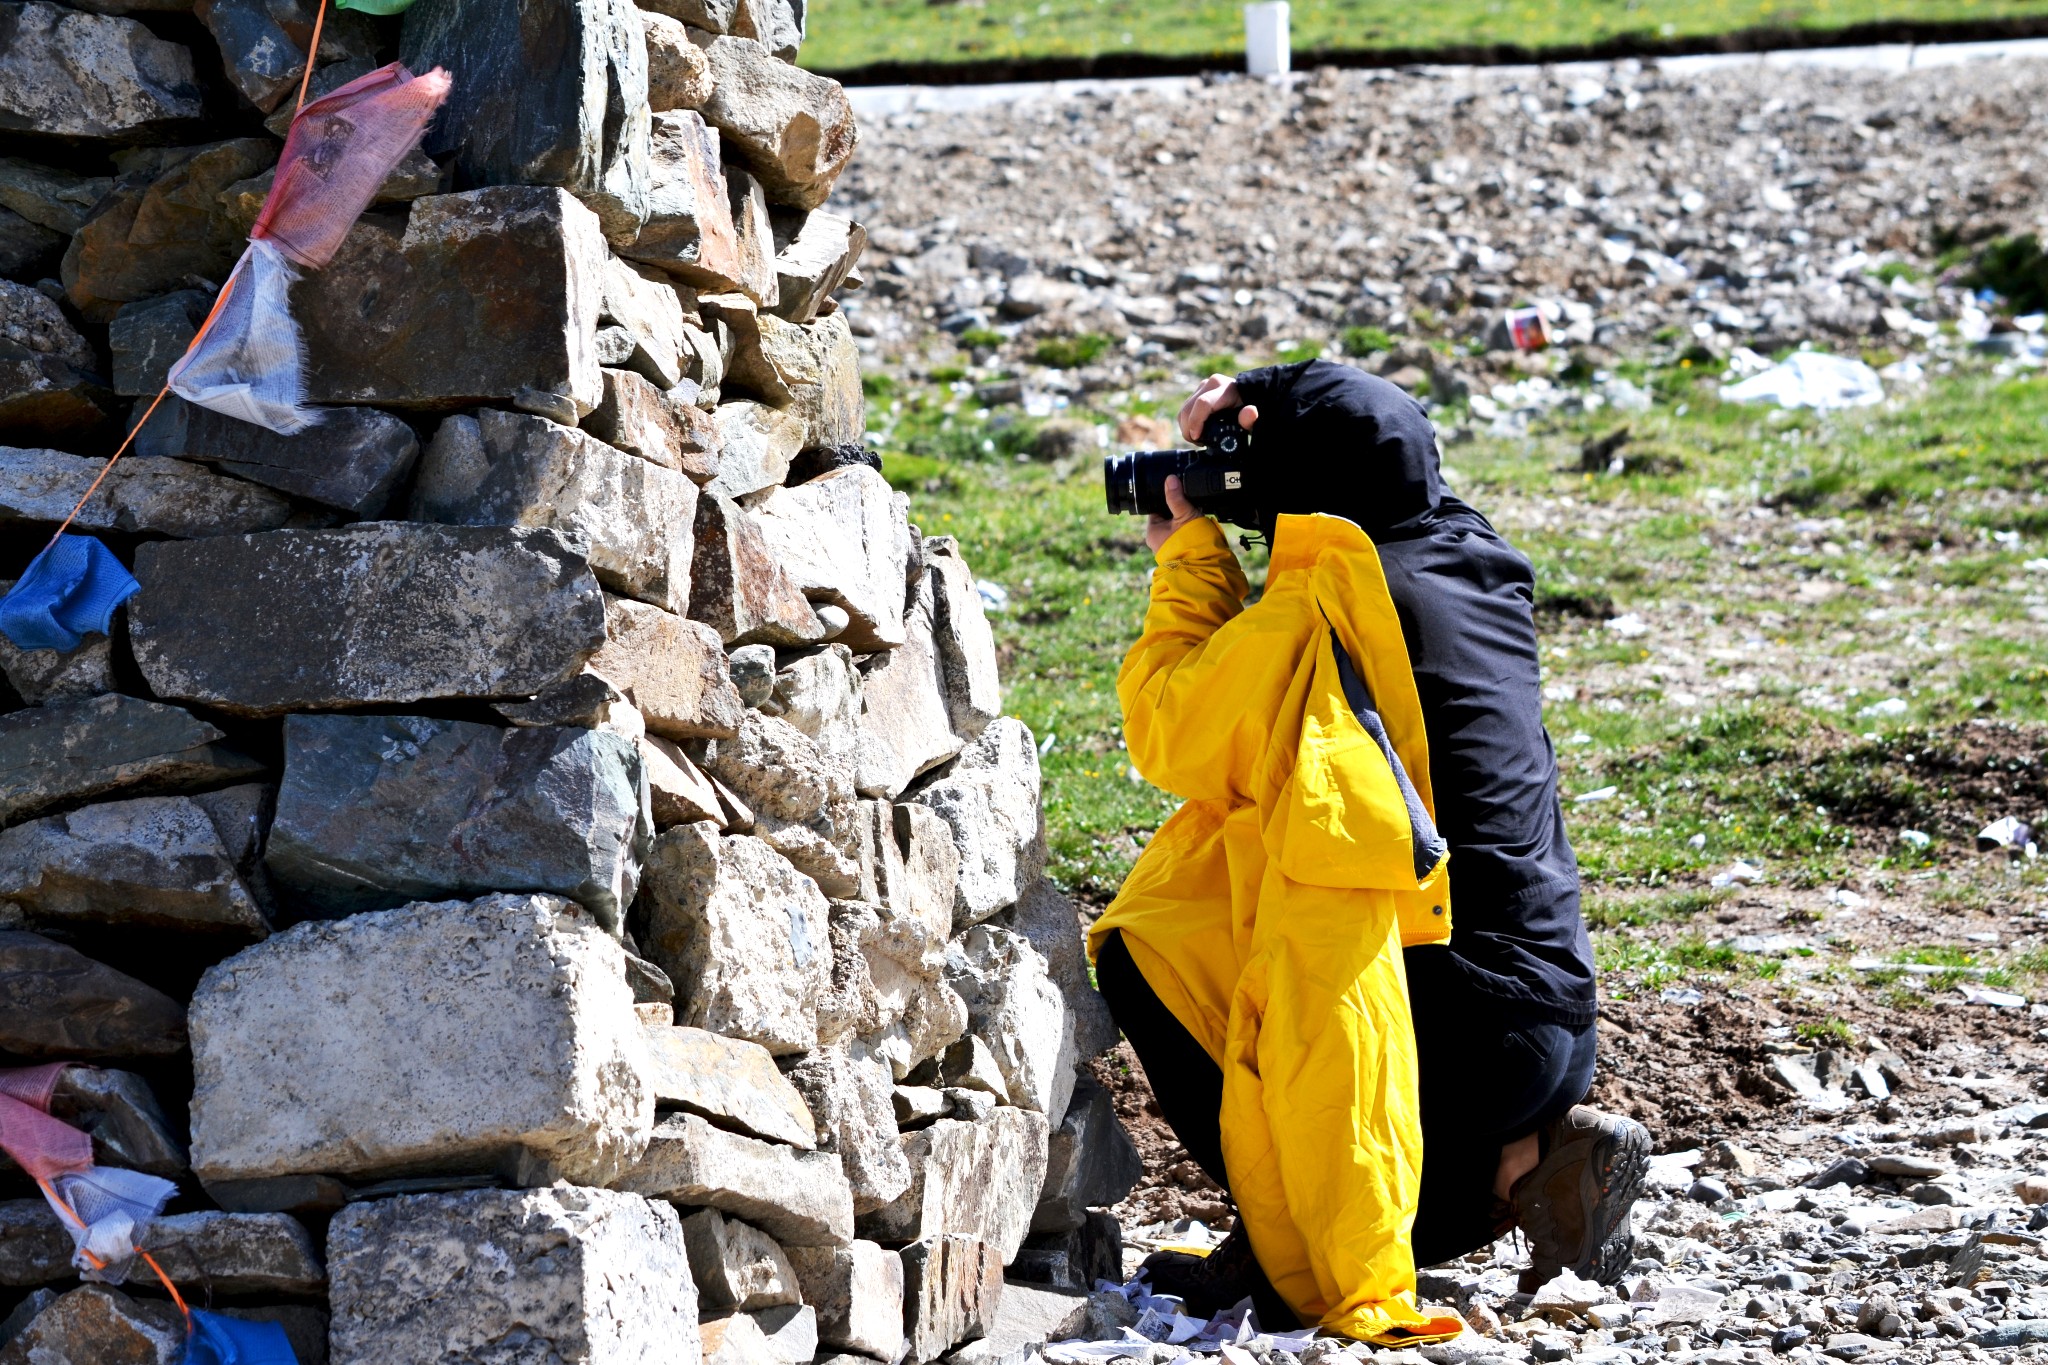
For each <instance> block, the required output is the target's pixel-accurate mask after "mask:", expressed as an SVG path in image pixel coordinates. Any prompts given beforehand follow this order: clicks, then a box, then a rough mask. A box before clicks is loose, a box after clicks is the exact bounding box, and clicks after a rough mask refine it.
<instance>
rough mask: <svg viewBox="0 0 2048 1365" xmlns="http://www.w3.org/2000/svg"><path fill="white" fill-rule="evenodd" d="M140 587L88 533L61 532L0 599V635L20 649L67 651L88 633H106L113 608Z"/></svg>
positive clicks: (83, 639)
mask: <svg viewBox="0 0 2048 1365" xmlns="http://www.w3.org/2000/svg"><path fill="white" fill-rule="evenodd" d="M141 586H142V585H141V584H140V583H137V582H136V581H135V575H133V574H131V573H129V572H128V570H127V568H126V566H124V565H123V564H122V563H121V561H120V560H118V559H116V558H114V552H113V551H112V550H109V549H108V548H107V547H106V546H104V545H102V544H101V543H100V542H99V541H97V540H94V539H93V538H92V537H91V536H59V537H57V539H56V541H55V542H54V543H53V544H51V545H49V546H47V547H46V548H45V549H44V550H43V552H42V553H41V554H39V555H37V556H36V557H35V558H34V559H32V560H30V561H29V566H28V567H27V568H26V569H24V570H22V574H21V578H20V580H19V581H17V582H16V583H15V585H14V588H13V590H12V591H10V592H9V593H8V594H7V596H5V597H4V598H0V634H4V635H6V637H7V638H8V639H10V640H12V641H14V643H15V644H16V645H18V646H20V647H21V648H22V649H54V650H58V651H61V652H63V653H66V654H68V653H70V652H71V651H72V650H74V649H77V648H78V647H79V646H80V645H82V644H84V643H85V637H86V636H87V635H105V634H106V633H107V630H108V628H109V627H110V626H112V625H113V623H114V608H115V607H118V606H120V605H121V604H122V603H123V602H125V601H127V600H128V599H129V598H130V597H132V596H133V595H134V594H135V592H136V591H137V590H138V589H139V588H141Z"/></svg>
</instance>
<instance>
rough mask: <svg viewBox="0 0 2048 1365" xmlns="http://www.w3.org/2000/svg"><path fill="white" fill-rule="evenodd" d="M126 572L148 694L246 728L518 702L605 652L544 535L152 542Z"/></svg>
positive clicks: (448, 529) (588, 585)
mask: <svg viewBox="0 0 2048 1365" xmlns="http://www.w3.org/2000/svg"><path fill="white" fill-rule="evenodd" d="M135 573H136V577H137V578H138V579H140V580H141V582H142V591H141V592H139V593H137V594H136V595H135V596H134V597H133V598H131V599H129V603H128V619H129V637H130V640H131V643H132V645H133V648H134V651H135V658H136V662H137V663H138V664H139V665H141V668H142V673H143V676H144V677H145V678H147V679H148V680H149V684H150V686H151V687H152V688H153V689H154V690H155V691H156V693H157V695H159V696H166V697H175V698H178V699H181V700H189V701H199V702H205V703H208V704H211V705H214V706H219V707H222V708H223V709H225V710H230V711H238V712H243V713H245V714H255V715H275V714H278V713H279V712H284V711H295V710H325V709H331V708H336V707H348V706H363V705H403V704H405V703H407V702H416V701H424V700H427V699H430V698H436V697H483V698H499V697H502V698H507V699H513V698H521V699H523V698H526V697H531V696H533V695H534V694H535V693H537V692H540V691H541V690H542V689H544V688H546V687H547V686H549V685H550V684H552V683H556V682H560V681H563V680H564V679H567V678H570V677H573V676H574V675H575V674H576V673H578V672H579V671H581V669H582V667H583V663H584V661H585V660H586V659H588V658H589V657H590V656H591V655H592V654H594V653H596V652H597V649H598V647H599V646H600V645H602V644H603V643H604V597H603V594H602V593H601V592H600V590H599V589H598V586H597V580H596V579H594V578H592V577H591V575H590V571H589V569H588V568H587V567H586V566H585V564H584V561H583V559H582V558H581V557H580V556H578V555H576V554H574V553H573V552H571V551H570V550H569V548H568V547H567V546H566V545H564V544H563V542H562V540H561V537H560V536H558V535H556V533H555V532H553V531H550V530H546V529H536V530H516V529H500V528H494V527H470V526H421V525H414V524H411V523H406V522H365V523H361V524H359V525H355V526H348V527H343V528H340V529H337V530H331V531H273V532H270V533H269V534H267V535H258V536H223V537H220V538H218V539H214V540H205V541H189V542H158V543H153V544H147V545H144V546H142V547H141V548H140V549H139V550H138V551H137V552H136V557H135ZM0 723H4V722H0Z"/></svg>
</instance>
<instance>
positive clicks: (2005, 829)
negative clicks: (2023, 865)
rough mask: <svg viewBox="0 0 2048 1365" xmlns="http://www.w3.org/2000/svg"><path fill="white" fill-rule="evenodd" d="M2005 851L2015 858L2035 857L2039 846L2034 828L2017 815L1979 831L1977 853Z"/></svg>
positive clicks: (2000, 819)
mask: <svg viewBox="0 0 2048 1365" xmlns="http://www.w3.org/2000/svg"><path fill="white" fill-rule="evenodd" d="M1999 849H2004V850H2005V851H2006V852H2008V853H2010V854H2012V855H2013V856H2014V857H2021V856H2024V857H2028V858H2032V857H2035V856H2036V855H2037V854H2038V853H2039V852H2040V848H2039V846H2038V845H2037V844H2036V843H2035V842H2034V827H2033V826H2032V825H2030V824H2028V823H2027V822H2026V821H2025V820H2022V819H2020V818H2019V817H2018V816H2017V815H2005V816H2001V817H1999V818H1998V819H1996V820H1993V821H1992V822H1991V823H1990V824H1988V825H1986V826H1984V828H1982V829H1980V830H1978V831H1977V851H1978V852H1979V853H1995V852H1997V851H1998V850H1999Z"/></svg>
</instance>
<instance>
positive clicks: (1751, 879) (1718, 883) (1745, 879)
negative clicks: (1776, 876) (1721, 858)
mask: <svg viewBox="0 0 2048 1365" xmlns="http://www.w3.org/2000/svg"><path fill="white" fill-rule="evenodd" d="M1763 879H1764V870H1763V869H1762V868H1760V867H1755V866H1752V865H1751V864H1749V863H1746V862H1743V861H1742V860H1741V859H1739V858H1738V859H1737V860H1736V861H1734V862H1732V863H1730V864H1729V865H1728V870H1727V871H1726V872H1716V873H1715V874H1714V876H1713V879H1712V880H1711V881H1710V882H1709V885H1711V886H1712V887H1713V888H1714V889H1715V890H1717V891H1718V890H1722V889H1724V888H1726V887H1730V886H1755V885H1756V884H1757V883H1758V882H1760V881H1762V880H1763Z"/></svg>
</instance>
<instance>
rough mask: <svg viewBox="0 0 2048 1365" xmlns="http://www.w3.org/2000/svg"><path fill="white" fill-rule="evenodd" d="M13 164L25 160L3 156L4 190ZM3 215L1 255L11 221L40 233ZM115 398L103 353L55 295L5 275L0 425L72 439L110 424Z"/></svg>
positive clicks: (0, 285)
mask: <svg viewBox="0 0 2048 1365" xmlns="http://www.w3.org/2000/svg"><path fill="white" fill-rule="evenodd" d="M10 164H11V165H17V166H20V165H26V164H27V163H26V162H10V161H0V194H4V192H5V188H6V181H5V176H6V173H7V172H6V168H7V166H8V165H10ZM37 169H40V168H37ZM0 215H5V216H0V258H4V257H5V256H6V255H8V254H9V251H8V247H7V245H6V242H5V239H6V237H7V235H8V234H7V233H6V232H5V231H4V228H5V226H6V224H7V222H8V219H10V218H11V219H12V221H13V223H14V224H16V225H18V227H19V228H23V229H26V230H27V231H29V232H31V233H39V232H42V231H43V229H41V228H38V227H35V226H34V225H33V224H30V223H28V222H26V221H25V220H23V219H21V218H19V217H16V216H14V215H13V214H12V212H11V211H10V210H7V209H5V208H4V207H0ZM53 240H61V239H55V238H53ZM9 273H13V272H9ZM114 404H115V396H114V394H113V393H112V392H111V391H110V390H109V389H108V387H107V384H106V380H105V378H104V375H103V373H102V371H101V365H100V362H99V357H98V355H97V354H96V353H95V352H94V350H93V348H92V345H91V343H89V342H87V341H86V339H85V338H84V337H83V336H81V335H79V333H78V330H77V329H76V328H74V327H73V326H72V325H71V322H70V319H68V318H66V317H65V316H64V313H63V310H62V309H60V308H58V306H57V303H56V300H54V299H49V298H45V297H44V296H43V294H42V292H41V291H39V290H36V289H33V288H31V287H29V286H28V285H25V284H16V283H14V282H13V281H12V280H0V431H6V432H8V433H9V439H11V440H51V441H62V442H64V443H66V444H72V443H74V442H76V441H78V440H81V439H85V438H88V437H90V436H91V435H92V433H94V432H95V431H97V430H99V429H101V428H103V427H105V426H106V425H107V424H108V416H109V414H110V412H111V411H112V410H113V409H114Z"/></svg>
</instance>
